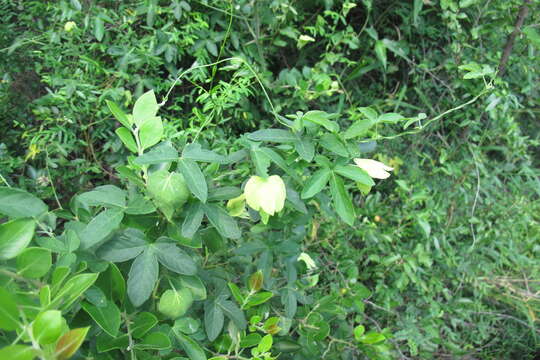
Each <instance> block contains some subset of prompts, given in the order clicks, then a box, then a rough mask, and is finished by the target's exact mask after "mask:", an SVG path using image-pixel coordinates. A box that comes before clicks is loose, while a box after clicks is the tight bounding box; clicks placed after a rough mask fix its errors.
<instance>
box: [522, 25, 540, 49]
mask: <svg viewBox="0 0 540 360" xmlns="http://www.w3.org/2000/svg"><path fill="white" fill-rule="evenodd" d="M523 33H524V34H525V36H527V39H529V41H530V42H531V43H532V44H533V45H534V46H535V47H536V48H540V32H538V31H537V30H536V28H534V27H533V26H532V25H529V26H527V27H525V28H524V29H523Z"/></svg>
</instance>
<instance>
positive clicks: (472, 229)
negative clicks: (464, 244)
mask: <svg viewBox="0 0 540 360" xmlns="http://www.w3.org/2000/svg"><path fill="white" fill-rule="evenodd" d="M469 151H470V152H471V154H472V157H473V160H474V167H475V169H476V194H475V195H474V202H473V206H472V209H471V216H470V218H471V219H472V218H473V216H474V211H475V210H476V203H477V202H478V195H479V194H480V171H479V170H478V162H477V161H476V156H475V155H474V152H473V151H472V149H471V147H470V146H469ZM469 225H470V226H471V233H472V237H473V243H472V245H471V248H470V250H472V249H473V248H474V245H476V235H475V233H474V226H473V224H472V222H471V223H470V224H469Z"/></svg>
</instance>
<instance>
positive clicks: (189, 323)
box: [172, 317, 201, 335]
mask: <svg viewBox="0 0 540 360" xmlns="http://www.w3.org/2000/svg"><path fill="white" fill-rule="evenodd" d="M200 326H201V322H200V321H199V320H196V319H193V318H191V317H181V318H180V319H176V321H175V322H174V326H173V328H172V330H173V331H177V332H182V333H184V334H187V335H192V334H195V333H196V332H197V330H199V327H200Z"/></svg>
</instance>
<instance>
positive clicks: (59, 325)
mask: <svg viewBox="0 0 540 360" xmlns="http://www.w3.org/2000/svg"><path fill="white" fill-rule="evenodd" d="M64 322H65V320H64V318H62V312H61V311H59V310H47V311H44V312H42V313H40V314H39V315H38V316H37V317H36V319H35V320H34V321H33V322H32V335H33V338H34V340H35V341H37V342H38V343H39V344H40V345H47V344H52V343H53V342H55V341H56V340H57V339H58V338H59V337H60V335H61V334H62V330H63V328H64Z"/></svg>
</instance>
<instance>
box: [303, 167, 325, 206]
mask: <svg viewBox="0 0 540 360" xmlns="http://www.w3.org/2000/svg"><path fill="white" fill-rule="evenodd" d="M331 175H332V172H331V171H330V169H328V168H322V169H320V170H317V171H316V172H315V173H313V175H311V177H309V179H308V180H307V182H306V185H305V186H304V188H303V189H302V195H301V197H302V199H309V198H311V197H313V196H315V195H317V194H318V193H320V192H321V190H322V189H324V187H325V186H326V184H328V180H330V176H331Z"/></svg>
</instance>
